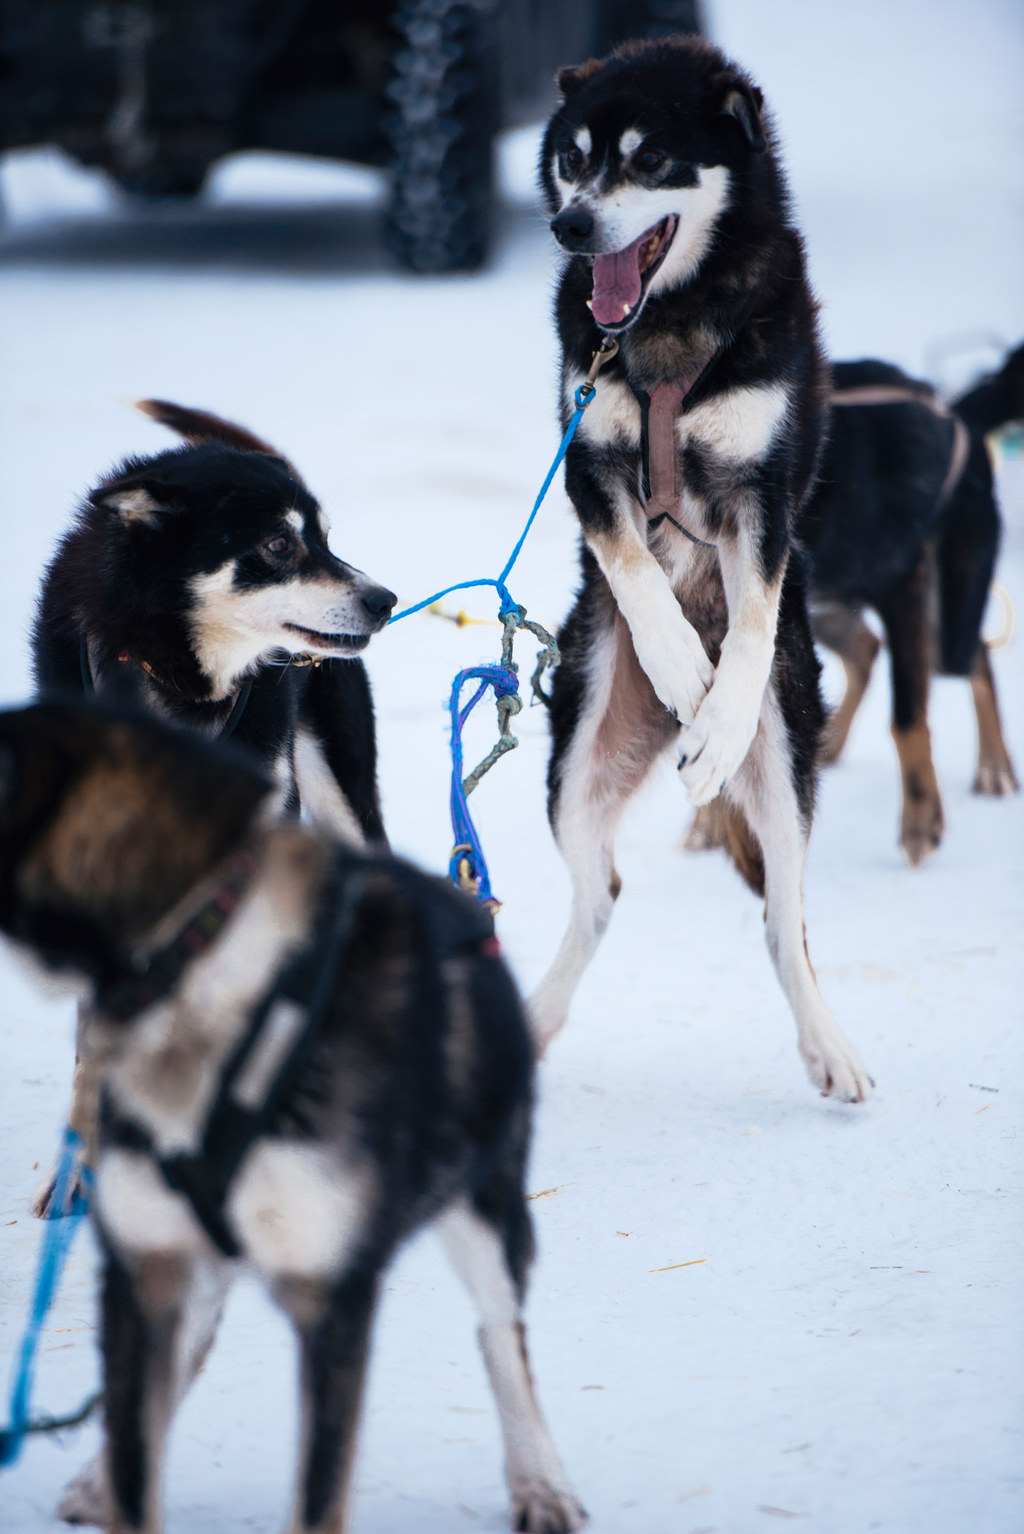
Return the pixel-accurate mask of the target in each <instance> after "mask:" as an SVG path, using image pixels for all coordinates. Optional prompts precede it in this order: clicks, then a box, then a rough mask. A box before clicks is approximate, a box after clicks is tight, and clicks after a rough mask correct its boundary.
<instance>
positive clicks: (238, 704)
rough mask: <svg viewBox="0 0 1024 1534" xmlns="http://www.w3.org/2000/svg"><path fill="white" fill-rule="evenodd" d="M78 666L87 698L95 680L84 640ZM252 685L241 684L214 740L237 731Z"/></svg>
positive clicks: (192, 700)
mask: <svg viewBox="0 0 1024 1534" xmlns="http://www.w3.org/2000/svg"><path fill="white" fill-rule="evenodd" d="M78 665H79V670H80V671H81V674H82V691H83V692H84V693H85V694H86V695H87V696H92V695H94V694H95V692H96V678H95V677H94V676H93V673H92V662H91V660H90V659H89V643H88V640H86V639H82V640H81V641H80V643H79V646H78ZM140 665H142V666H143V670H145V671H147V672H148V674H149V675H150V676H151V677H152V678H153V680H154V681H155V682H160V678H159V677H157V676H155V675H154V673H153V672H152V671H151V670H150V668H149V667H148V666H146V665H145V664H144V663H143V662H140ZM252 684H253V679H252V677H249V679H248V680H247V681H245V682H243V683H242V685H241V687H240V688H239V689H238V691H237V693H236V694H235V699H234V702H233V703H232V705H231V712H230V713H229V714H228V717H227V718H226V719H225V721H224V723H223V724H222V725H221V727H220V729H219V730H218V731H217V734H216V736H215V737H214V739H216V740H230V738H231V736H232V735H233V734H234V733H235V731H236V730H237V729H238V726H239V723H240V722H241V718H242V715H243V714H244V713H245V710H246V706H247V704H248V702H249V694H250V693H251V692H252ZM160 685H161V686H164V687H166V686H167V685H168V684H167V683H165V682H160ZM188 701H189V702H190V703H199V702H202V701H203V700H202V699H196V698H190V699H189V700H188Z"/></svg>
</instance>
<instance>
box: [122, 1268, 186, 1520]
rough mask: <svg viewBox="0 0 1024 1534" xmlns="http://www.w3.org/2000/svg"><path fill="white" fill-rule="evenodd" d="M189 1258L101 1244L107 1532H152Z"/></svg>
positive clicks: (176, 1390) (180, 1346)
mask: <svg viewBox="0 0 1024 1534" xmlns="http://www.w3.org/2000/svg"><path fill="white" fill-rule="evenodd" d="M191 1287H192V1262H191V1259H190V1258H188V1257H186V1256H184V1255H182V1254H178V1253H166V1252H149V1253H144V1254H142V1255H133V1257H132V1258H131V1259H130V1264H126V1263H125V1262H123V1261H122V1260H121V1258H120V1257H119V1256H118V1255H117V1254H116V1253H114V1252H108V1255H107V1262H106V1268H105V1272H104V1281H103V1299H102V1334H103V1400H104V1411H105V1419H106V1451H105V1453H106V1484H107V1490H108V1492H109V1497H110V1522H109V1524H108V1525H107V1528H108V1530H109V1534H129V1531H132V1534H159V1531H160V1529H161V1527H162V1518H161V1513H160V1503H161V1485H162V1472H163V1456H164V1444H165V1441H166V1437H167V1431H168V1429H169V1427H170V1424H171V1418H172V1416H173V1414H174V1409H175V1407H176V1406H177V1404H178V1400H179V1399H180V1396H181V1393H182V1391H181V1386H182V1379H181V1376H182V1368H181V1361H182V1353H183V1351H185V1350H186V1348H187V1343H186V1339H185V1337H184V1331H185V1324H184V1323H185V1305H186V1300H187V1297H188V1295H189V1292H190V1289H191Z"/></svg>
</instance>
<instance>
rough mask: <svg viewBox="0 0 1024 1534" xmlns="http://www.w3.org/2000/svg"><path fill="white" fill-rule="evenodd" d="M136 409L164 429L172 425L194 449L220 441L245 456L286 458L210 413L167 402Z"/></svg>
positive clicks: (144, 402) (152, 402) (138, 402)
mask: <svg viewBox="0 0 1024 1534" xmlns="http://www.w3.org/2000/svg"><path fill="white" fill-rule="evenodd" d="M135 408H136V410H141V411H142V413H143V415H148V416H149V417H150V419H151V420H154V421H159V422H160V425H161V426H169V427H170V429H171V431H176V432H177V433H178V436H179V437H184V439H185V441H186V442H190V443H192V445H193V446H197V445H198V444H199V443H200V442H220V443H221V444H222V445H223V446H224V447H234V448H237V449H238V451H239V452H241V453H267V454H269V455H270V457H271V458H280V457H281V456H282V454H280V453H279V452H278V451H277V448H276V447H271V446H270V444H269V442H263V441H261V439H260V438H259V437H255V436H253V434H252V432H251V431H246V429H245V427H244V426H236V425H235V424H234V422H233V421H223V420H221V418H220V416H219V415H211V414H210V412H209V411H208V410H193V409H191V408H190V406H188V405H172V404H171V402H170V400H166V399H140V400H136V402H135Z"/></svg>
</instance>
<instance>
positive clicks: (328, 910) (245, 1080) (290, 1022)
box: [96, 847, 498, 1257]
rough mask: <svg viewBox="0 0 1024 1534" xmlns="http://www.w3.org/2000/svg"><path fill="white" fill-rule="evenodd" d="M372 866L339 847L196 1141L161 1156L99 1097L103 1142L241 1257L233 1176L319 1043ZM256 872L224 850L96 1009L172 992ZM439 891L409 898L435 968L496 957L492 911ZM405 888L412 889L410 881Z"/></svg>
mask: <svg viewBox="0 0 1024 1534" xmlns="http://www.w3.org/2000/svg"><path fill="white" fill-rule="evenodd" d="M381 870H382V865H381V864H380V862H379V861H377V860H375V859H374V858H372V857H361V856H359V855H357V854H352V853H349V852H347V851H340V850H339V851H338V852H337V853H336V855H335V858H334V862H333V864H332V867H331V870H330V872H329V874H328V876H327V880H326V882H325V885H324V887H323V889H322V890H321V892H320V895H319V898H318V901H317V912H316V916H315V918H314V922H313V927H312V930H311V933H310V936H309V939H308V941H307V942H306V943H305V944H304V946H303V947H302V949H301V950H300V951H299V952H298V953H297V954H296V955H295V956H294V957H293V958H292V959H291V960H289V961H288V962H287V963H286V964H285V965H284V966H283V967H282V968H281V970H280V971H279V973H278V974H277V976H276V977H275V979H274V981H273V983H272V984H271V986H270V988H269V990H268V991H267V992H266V994H265V995H264V996H262V997H261V998H260V1000H259V1001H258V1002H257V1003H256V1005H255V1006H254V1007H253V1009H252V1011H251V1013H250V1015H249V1019H248V1022H247V1024H246V1026H245V1027H244V1029H243V1031H242V1035H241V1037H240V1039H239V1041H238V1043H237V1044H236V1045H235V1048H234V1050H233V1051H232V1053H231V1054H230V1056H229V1057H228V1059H227V1061H226V1063H225V1064H224V1066H223V1068H222V1070H221V1075H220V1080H219V1082H218V1085H217V1091H216V1094H215V1096H214V1099H213V1102H212V1104H211V1106H210V1109H209V1111H208V1113H207V1117H206V1122H205V1125H204V1126H203V1129H202V1131H201V1134H200V1136H199V1148H198V1150H197V1151H195V1152H194V1153H190V1154H183V1153H180V1152H178V1153H175V1154H173V1155H167V1156H162V1155H160V1154H159V1152H158V1151H157V1149H156V1146H155V1144H154V1141H153V1136H152V1135H151V1134H150V1132H149V1130H148V1129H146V1128H145V1127H144V1126H142V1125H140V1124H139V1123H138V1122H136V1121H133V1120H131V1119H129V1118H127V1117H124V1116H122V1115H121V1114H120V1113H119V1112H118V1110H117V1109H116V1107H115V1105H114V1104H113V1102H112V1101H111V1098H110V1094H109V1092H106V1091H105V1092H104V1093H103V1095H102V1098H101V1104H100V1121H101V1126H102V1135H103V1139H104V1142H105V1143H107V1144H109V1145H114V1146H119V1147H122V1148H124V1149H126V1150H136V1151H144V1152H145V1153H146V1154H147V1155H149V1156H150V1157H151V1158H152V1159H153V1161H154V1162H155V1163H156V1165H157V1167H158V1168H159V1170H160V1173H161V1175H162V1177H163V1179H164V1181H165V1182H166V1184H167V1186H168V1187H169V1188H172V1189H174V1191H175V1192H177V1193H181V1194H183V1195H184V1196H185V1198H187V1199H188V1201H189V1203H190V1204H191V1206H192V1209H193V1212H194V1213H195V1216H196V1219H197V1220H198V1221H199V1223H200V1225H202V1227H203V1229H204V1230H205V1232H206V1234H207V1235H208V1236H209V1238H210V1240H211V1241H212V1242H213V1244H214V1245H215V1246H216V1247H217V1248H218V1249H219V1250H220V1251H221V1252H222V1253H223V1254H224V1256H225V1257H237V1256H239V1255H240V1247H239V1245H238V1242H237V1241H236V1239H235V1236H234V1234H233V1232H232V1230H231V1229H230V1226H229V1224H228V1221H227V1218H226V1216H225V1212H224V1205H225V1201H226V1199H227V1196H228V1192H229V1189H230V1187H231V1184H232V1182H233V1180H234V1178H235V1176H236V1174H237V1172H238V1169H239V1167H240V1165H241V1163H242V1161H243V1159H244V1158H245V1155H246V1153H247V1152H248V1150H249V1149H250V1147H251V1146H252V1145H253V1143H254V1142H255V1141H256V1140H257V1139H259V1138H260V1136H262V1135H264V1134H266V1133H268V1132H272V1130H271V1125H272V1122H273V1120H274V1118H275V1116H276V1114H277V1112H278V1110H279V1109H280V1107H281V1105H282V1103H283V1101H284V1099H285V1097H286V1096H287V1094H288V1092H289V1090H290V1089H291V1087H292V1086H293V1085H294V1083H295V1080H296V1077H297V1076H298V1074H299V1072H300V1071H301V1070H302V1068H303V1066H304V1065H305V1064H306V1062H307V1061H308V1059H309V1057H310V1055H311V1053H312V1051H313V1048H314V1047H315V1045H316V1042H317V1038H318V1036H319V1031H320V1026H321V1024H322V1022H323V1020H324V1016H325V1013H326V1011H327V1009H328V1007H329V1005H330V1002H331V1000H332V997H333V996H334V995H335V993H336V989H337V986H338V982H339V979H340V976H341V973H342V970H343V968H344V965H345V960H346V957H347V955H348V951H349V948H350V944H351V938H352V933H353V929H354V927H355V924H356V919H357V917H358V914H359V910H360V906H361V904H362V901H363V897H364V895H365V893H366V890H367V887H368V885H369V883H370V881H371V879H372V877H373V874H374V872H375V871H377V872H380V871H381ZM255 871H256V860H255V857H254V855H253V853H252V851H251V850H250V849H248V848H244V847H243V848H242V849H240V850H239V851H238V852H237V853H235V854H234V856H233V857H232V858H231V859H230V860H229V862H228V865H227V867H226V870H225V872H224V874H223V876H222V877H221V878H220V879H219V880H218V882H217V885H216V888H215V889H214V891H213V893H212V894H211V895H210V896H209V897H208V898H207V899H206V900H205V901H204V903H203V905H202V906H201V908H200V909H199V910H198V911H197V912H196V913H195V914H194V915H193V916H192V917H190V919H189V920H188V921H187V922H186V924H185V926H184V927H183V928H182V929H181V930H180V931H179V933H178V934H177V936H176V937H175V938H174V939H173V940H172V941H171V942H170V943H168V944H167V945H166V946H165V947H164V948H161V949H160V950H158V951H157V952H156V953H154V954H153V955H152V956H151V957H149V958H148V959H143V961H142V964H141V967H140V969H138V970H136V971H134V972H133V973H131V974H127V975H123V976H119V977H117V978H116V979H115V980H113V981H112V982H111V983H108V984H106V985H103V986H101V987H99V988H98V989H97V994H96V1010H97V1012H99V1013H101V1014H102V1015H103V1016H105V1017H110V1018H113V1019H115V1020H116V1021H119V1022H128V1021H129V1020H130V1019H131V1018H132V1017H134V1016H136V1015H138V1014H139V1013H140V1012H142V1011H143V1010H145V1008H146V1007H148V1006H151V1005H153V1003H154V1002H155V1001H157V1000H160V999H162V998H163V997H166V996H167V995H169V994H170V992H171V991H172V990H173V989H174V987H175V985H176V984H177V982H178V981H179V980H180V979H181V976H182V974H183V973H184V971H185V969H186V968H187V967H188V965H189V964H190V963H191V962H192V961H193V960H194V959H196V958H197V957H198V956H199V955H200V954H201V953H203V952H204V951H205V950H206V949H207V948H209V947H210V946H211V944H212V943H213V942H214V941H215V940H216V938H217V937H218V936H219V935H220V933H221V932H222V931H223V930H224V928H225V927H226V925H227V924H228V922H229V921H230V920H231V917H232V916H233V915H234V912H235V910H236V909H237V906H238V904H239V902H240V900H241V899H242V896H243V895H244V893H245V891H246V889H247V888H248V887H249V884H250V883H251V881H252V878H253V876H254V874H255ZM386 876H387V882H388V886H389V887H390V888H391V889H394V890H397V891H398V892H399V893H400V892H401V890H402V887H403V886H406V887H410V886H411V885H412V882H413V881H414V880H415V881H416V883H417V885H418V887H419V891H422V876H421V875H418V874H417V873H416V872H415V870H413V869H411V868H408V867H406V866H405V865H403V864H400V863H399V864H392V863H388V864H387V866H386ZM440 889H442V890H443V891H444V895H443V897H440V896H439V898H438V899H437V900H436V901H431V902H429V903H424V902H423V901H422V897H421V898H420V899H419V900H417V901H416V902H415V905H414V909H415V910H416V912H417V915H418V917H419V926H420V934H419V936H420V938H421V946H422V948H423V951H424V954H425V956H426V960H427V962H428V963H429V965H430V972H431V975H432V976H436V975H437V973H438V969H439V966H440V964H441V963H442V962H443V960H444V959H445V958H447V957H449V956H452V955H455V954H458V953H466V952H476V953H479V954H482V955H485V956H487V957H493V956H494V955H496V953H497V952H498V944H497V940H496V938H495V936H494V924H493V921H492V920H491V919H490V917H489V916H488V915H487V914H486V913H485V912H484V911H483V910H482V908H481V907H479V906H477V905H474V904H472V903H471V902H469V901H463V900H461V899H460V898H459V897H458V896H454V895H452V894H451V893H450V892H449V888H448V886H447V885H440ZM410 893H411V894H413V895H415V893H416V892H414V891H412V890H411V889H410Z"/></svg>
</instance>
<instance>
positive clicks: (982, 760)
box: [971, 640, 1020, 798]
mask: <svg viewBox="0 0 1024 1534" xmlns="http://www.w3.org/2000/svg"><path fill="white" fill-rule="evenodd" d="M971 695H972V697H973V699H974V712H975V714H976V715H977V719H978V771H977V773H976V775H975V779H974V785H973V791H974V793H976V794H991V795H993V796H994V797H996V798H999V797H1001V796H1002V795H1004V794H1015V793H1017V792H1018V791H1019V789H1020V784H1019V783H1018V781H1017V774H1016V773H1015V772H1014V770H1013V762H1012V761H1011V759H1010V753H1009V751H1008V750H1007V747H1006V741H1005V740H1004V738H1003V725H1002V720H1001V719H1000V717H999V702H998V700H997V698H996V679H995V677H994V676H993V675H992V662H991V660H990V659H989V653H988V646H987V645H986V643H985V641H984V640H981V641H980V642H979V644H978V650H977V654H976V655H975V657H974V665H973V667H972V668H971Z"/></svg>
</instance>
